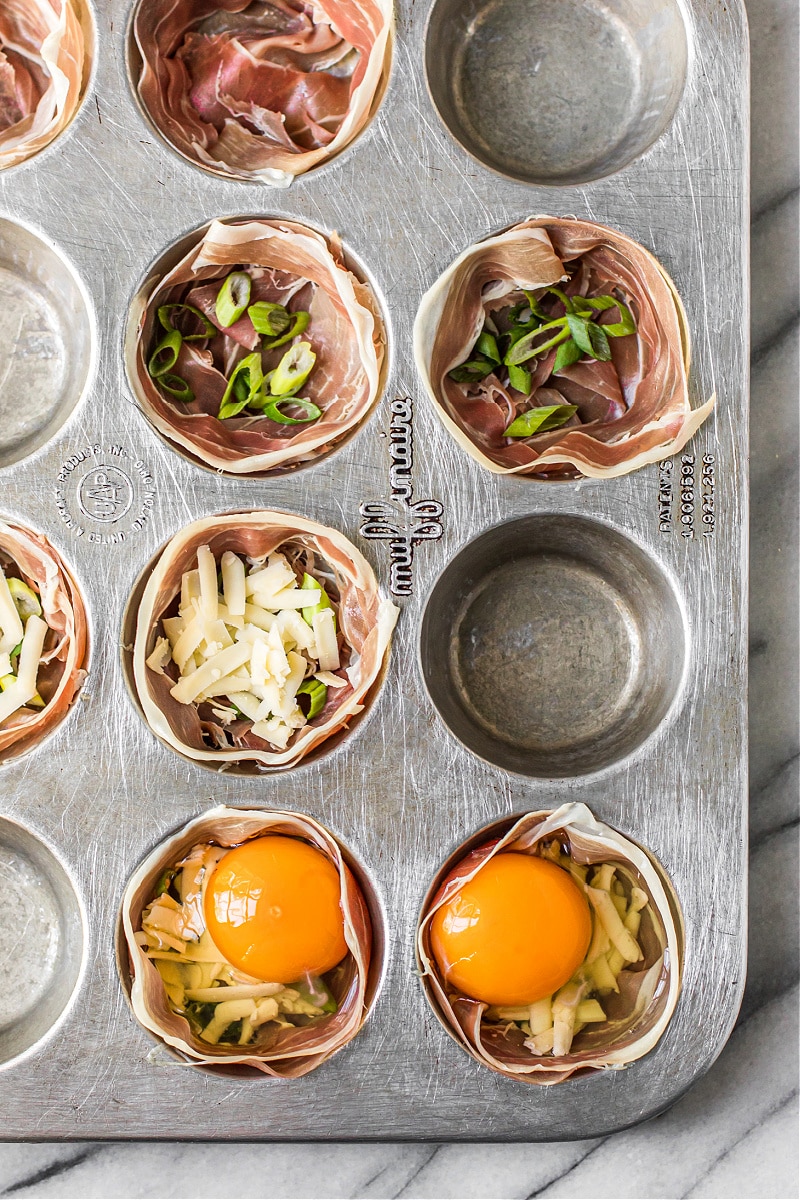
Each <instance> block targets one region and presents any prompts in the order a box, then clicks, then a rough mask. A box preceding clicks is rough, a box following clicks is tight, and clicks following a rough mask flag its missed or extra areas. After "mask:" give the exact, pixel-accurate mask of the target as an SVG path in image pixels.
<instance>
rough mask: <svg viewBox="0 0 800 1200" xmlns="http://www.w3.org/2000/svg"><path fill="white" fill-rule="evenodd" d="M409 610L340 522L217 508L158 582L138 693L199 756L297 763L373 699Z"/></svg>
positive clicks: (170, 548) (145, 614)
mask: <svg viewBox="0 0 800 1200" xmlns="http://www.w3.org/2000/svg"><path fill="white" fill-rule="evenodd" d="M397 614H398V610H397V609H396V608H395V606H394V605H393V604H392V603H391V602H390V601H389V600H388V599H384V598H383V597H382V596H381V595H380V593H379V590H378V583H377V580H376V578H375V575H374V573H373V571H372V568H371V567H370V565H369V563H368V562H367V561H366V559H365V558H363V556H362V555H361V554H360V553H359V551H358V550H357V549H356V548H355V546H353V545H352V544H351V543H350V542H349V541H348V540H347V538H345V537H344V536H343V535H342V534H341V533H338V532H337V531H336V530H335V529H330V528H328V527H327V526H325V525H319V524H317V523H316V522H315V521H309V520H306V519H305V518H304V517H300V516H296V515H295V514H293V513H285V512H271V511H257V512H243V513H226V514H224V515H222V516H216V517H208V518H205V519H203V520H200V521H195V522H194V523H193V524H192V525H188V526H186V528H184V529H182V530H181V531H180V532H179V533H177V534H175V536H174V537H173V538H172V540H171V541H169V542H168V543H167V545H166V546H165V547H164V549H163V550H162V551H161V553H160V555H159V556H158V559H157V560H156V563H155V566H154V567H153V568H152V571H151V573H150V575H149V577H148V579H147V583H146V585H145V586H144V590H143V592H142V595H141V599H140V600H139V603H138V610H137V611H136V616H135V622H136V625H135V639H134V645H133V682H134V687H135V692H136V695H137V697H138V700H139V703H140V705H141V708H142V712H143V714H144V717H145V719H146V721H147V724H148V725H149V726H150V728H151V730H152V731H153V733H155V734H156V736H157V737H159V738H160V739H161V740H162V741H163V742H165V743H166V744H167V745H168V746H170V747H171V748H172V749H173V750H176V751H178V753H180V754H183V755H185V756H186V757H187V758H190V759H193V760H194V761H196V762H199V763H202V764H204V765H205V766H207V767H211V768H212V769H219V770H226V769H229V768H231V767H238V768H240V769H241V770H245V771H246V770H250V771H251V772H252V771H259V770H260V771H264V770H277V769H280V768H287V767H293V766H296V765H297V764H298V763H299V762H301V761H302V760H303V759H305V758H307V757H308V755H309V754H311V753H312V752H314V751H317V750H318V748H320V747H322V745H323V743H325V742H327V741H329V739H332V738H334V737H335V735H337V734H338V735H340V736H339V737H336V742H337V743H338V741H339V740H341V733H342V731H344V730H346V729H347V727H348V726H349V724H350V722H351V721H352V720H353V719H354V718H356V717H357V716H358V714H360V713H361V712H363V711H364V709H365V708H366V707H368V706H369V705H370V704H371V702H372V700H373V699H374V696H375V694H376V692H377V690H378V686H379V683H380V680H381V679H382V677H383V672H384V666H385V662H386V660H387V658H388V652H389V645H390V641H391V636H392V630H393V629H394V625H395V621H396V620H397Z"/></svg>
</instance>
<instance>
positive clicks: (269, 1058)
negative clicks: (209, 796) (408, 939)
mask: <svg viewBox="0 0 800 1200" xmlns="http://www.w3.org/2000/svg"><path fill="white" fill-rule="evenodd" d="M121 924H122V932H123V936H124V940H125V945H124V946H123V947H121V951H122V954H121V961H120V967H121V975H122V980H123V986H125V987H126V990H128V989H129V996H130V1003H131V1007H132V1009H133V1013H134V1016H135V1017H136V1019H137V1020H138V1021H139V1023H140V1024H141V1025H143V1026H144V1028H145V1029H146V1030H148V1032H150V1033H151V1034H153V1035H154V1036H155V1037H156V1038H159V1039H160V1040H161V1041H162V1042H164V1043H165V1044H166V1045H167V1046H169V1047H171V1049H172V1050H173V1051H174V1052H175V1053H176V1055H177V1056H178V1057H180V1058H182V1059H183V1060H184V1061H185V1062H188V1063H193V1064H195V1065H199V1066H205V1067H212V1068H213V1067H217V1068H219V1067H225V1068H227V1069H228V1070H230V1069H231V1068H238V1069H239V1070H240V1071H241V1070H246V1069H248V1068H250V1069H253V1070H255V1071H261V1072H263V1074H264V1075H271V1076H277V1077H282V1078H285V1079H297V1078H299V1077H300V1076H301V1075H306V1074H308V1072H309V1071H313V1070H314V1069H315V1067H318V1066H319V1065H320V1064H321V1063H323V1062H324V1061H325V1060H326V1059H328V1058H330V1057H331V1055H332V1054H335V1053H336V1052H337V1051H338V1050H341V1049H342V1048H343V1047H344V1046H345V1045H346V1044H347V1043H348V1042H349V1041H350V1040H351V1039H352V1038H353V1037H355V1035H356V1034H357V1033H358V1031H359V1030H360V1028H361V1026H362V1025H363V1023H364V1021H365V1019H366V1017H367V1015H368V1012H369V1009H370V1008H371V1006H372V1004H373V1003H374V1000H375V996H376V993H377V990H378V987H379V984H380V975H381V966H382V964H381V961H380V959H381V946H382V940H381V938H380V937H377V938H376V934H377V933H378V931H376V930H374V929H373V924H372V920H371V918H370V910H369V906H368V902H367V899H366V898H365V894H364V892H363V891H362V888H361V886H360V885H359V883H358V881H357V880H356V878H355V876H354V874H353V871H352V870H351V868H350V867H349V866H348V864H347V862H346V860H345V856H344V854H343V851H342V848H341V847H340V846H339V844H338V842H337V841H336V840H335V838H334V837H333V836H332V835H331V834H330V833H329V832H328V831H327V830H326V829H324V828H323V827H322V826H321V825H319V824H318V823H317V822H316V821H314V820H312V818H311V817H306V816H299V815H298V814H297V813H289V812H267V811H261V810H244V809H231V808H223V807H219V808H213V809H210V810H209V811H208V812H206V813H204V814H203V815H202V816H200V817H197V818H196V819H195V820H194V821H191V822H190V823H189V824H188V825H187V826H185V827H184V828H183V829H181V830H180V831H179V832H178V833H176V834H174V835H173V836H172V837H170V838H167V840H166V841H164V842H162V843H161V844H160V845H159V846H157V847H156V849H155V850H154V851H153V852H152V853H151V854H150V855H148V857H147V858H146V859H145V860H144V862H143V863H142V864H141V865H140V867H139V868H138V870H137V871H136V872H135V873H134V875H133V877H132V878H131V880H130V882H129V883H128V886H127V887H126V889H125V895H124V896H123V900H122V911H121ZM123 955H124V956H125V957H126V958H127V963H126V962H124V961H123V960H122V956H123Z"/></svg>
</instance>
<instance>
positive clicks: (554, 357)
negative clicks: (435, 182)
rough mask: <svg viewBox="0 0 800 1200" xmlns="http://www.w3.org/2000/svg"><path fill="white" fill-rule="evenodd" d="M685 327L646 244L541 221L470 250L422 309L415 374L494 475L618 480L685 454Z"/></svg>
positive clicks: (697, 412) (555, 220)
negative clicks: (630, 473)
mask: <svg viewBox="0 0 800 1200" xmlns="http://www.w3.org/2000/svg"><path fill="white" fill-rule="evenodd" d="M689 345H690V343H689V331H688V328H687V323H686V314H685V312H684V309H683V305H682V303H681V300H680V297H679V296H678V293H677V292H676V290H675V286H674V284H673V283H672V280H671V279H670V278H669V276H668V275H667V274H666V272H665V271H664V269H663V267H662V266H661V265H660V263H659V262H658V261H657V260H656V259H655V258H654V257H653V255H652V254H650V253H649V251H647V250H645V249H644V247H643V246H640V245H639V244H638V242H635V241H633V240H632V239H631V238H629V237H626V235H625V234H622V233H619V232H618V231H616V230H613V229H608V228H606V227H605V226H603V225H595V224H593V223H592V222H589V221H579V220H575V219H572V218H559V217H535V218H531V219H530V220H527V221H523V222H521V223H520V224H519V225H515V226H514V227H513V228H511V229H508V230H506V231H505V232H504V233H501V234H499V235H497V236H495V237H490V238H487V239H486V240H485V241H482V242H479V243H477V244H476V245H474V246H470V248H469V249H468V250H465V251H464V253H463V254H461V255H460V256H459V257H458V258H457V259H456V261H455V262H454V263H453V264H452V265H451V266H450V267H449V268H448V269H447V270H446V271H445V272H444V274H443V275H441V276H440V277H439V279H437V281H436V283H435V284H434V285H433V287H432V288H431V289H430V291H428V292H427V293H426V295H425V296H424V297H423V299H422V303H421V304H420V308H419V312H418V314H417V318H416V322H415V326H414V354H415V358H416V362H417V367H418V369H419V372H420V374H421V376H422V379H423V381H424V383H425V387H426V390H427V392H428V395H429V397H430V399H431V400H432V402H433V404H434V408H435V410H436V413H437V415H438V416H439V418H440V419H441V421H442V423H443V424H444V426H445V428H446V429H447V430H448V431H449V432H450V433H451V434H452V436H453V437H454V438H455V440H456V441H457V442H458V443H459V445H460V446H462V447H463V448H464V449H465V450H466V451H467V453H468V454H470V455H471V456H472V457H473V458H474V459H476V461H477V462H479V463H480V464H481V465H482V466H484V467H486V468H487V469H488V470H490V471H494V472H496V473H498V474H517V475H530V476H533V477H536V478H541V479H548V478H555V479H571V478H577V477H580V476H584V475H585V476H591V477H593V478H597V479H602V478H612V477H614V476H617V475H624V474H627V473H628V472H630V471H635V470H637V469H638V468H639V467H642V466H644V465H645V464H646V463H651V462H657V461H658V460H660V459H662V458H664V457H668V456H669V455H671V454H675V453H677V452H678V451H679V450H680V449H681V448H682V447H683V446H684V445H685V444H686V442H687V441H688V440H689V438H691V437H692V435H693V434H694V433H695V432H696V430H697V429H698V428H699V426H700V425H702V423H703V421H705V419H706V418H707V417H708V416H709V414H710V412H711V410H712V408H713V406H714V399H713V397H712V398H711V399H710V400H708V401H707V402H706V403H705V404H703V405H701V407H700V408H697V409H692V407H691V405H690V403H689V395H688V385H687V373H688V370H689V361H690V349H689Z"/></svg>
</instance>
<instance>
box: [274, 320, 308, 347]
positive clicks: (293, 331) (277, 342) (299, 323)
mask: <svg viewBox="0 0 800 1200" xmlns="http://www.w3.org/2000/svg"><path fill="white" fill-rule="evenodd" d="M292 315H293V317H294V320H293V321H292V323H291V325H290V326H289V328H288V329H287V330H286V333H284V334H283V336H282V337H279V338H275V339H274V340H273V341H271V342H265V343H264V345H265V347H266V349H267V350H275V349H277V347H278V346H283V345H284V343H286V342H290V341H291V340H292V338H293V337H297V335H298V333H304V332H305V331H306V329H307V328H308V323H309V321H310V320H311V314H310V313H307V312H296V313H293V314H292Z"/></svg>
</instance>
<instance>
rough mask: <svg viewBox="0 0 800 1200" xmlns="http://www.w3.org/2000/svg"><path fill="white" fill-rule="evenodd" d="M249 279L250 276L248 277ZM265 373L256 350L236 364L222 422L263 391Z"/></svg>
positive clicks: (222, 407)
mask: <svg viewBox="0 0 800 1200" xmlns="http://www.w3.org/2000/svg"><path fill="white" fill-rule="evenodd" d="M248 278H249V276H248ZM245 373H246V374H247V378H246V379H245ZM263 380H264V372H263V370H262V367H261V352H260V351H259V350H255V351H254V352H253V353H252V354H248V355H246V356H245V357H244V358H243V359H242V360H241V361H240V362H238V363H237V364H236V366H235V367H234V369H233V373H232V374H231V377H230V379H229V380H228V386H227V387H226V388H225V392H224V394H223V397H222V401H221V403H220V406H219V412H218V413H217V416H218V418H219V419H220V421H224V420H226V419H227V418H228V417H235V416H236V415H237V414H238V413H240V412H241V411H242V409H243V408H244V407H245V406H246V405H247V404H248V403H249V402H250V401H251V400H252V399H254V398H255V397H256V396H258V394H259V392H260V390H261V384H262V383H263Z"/></svg>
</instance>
